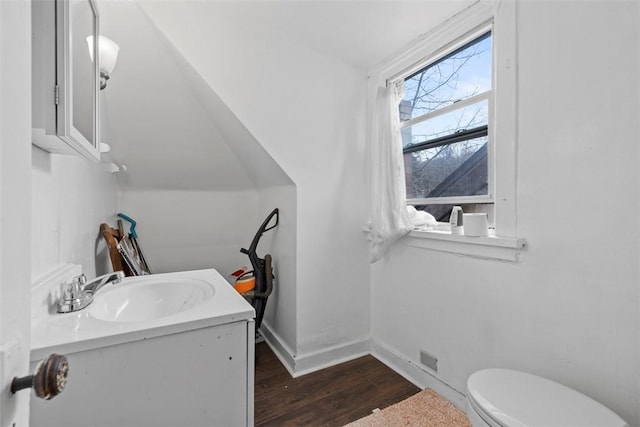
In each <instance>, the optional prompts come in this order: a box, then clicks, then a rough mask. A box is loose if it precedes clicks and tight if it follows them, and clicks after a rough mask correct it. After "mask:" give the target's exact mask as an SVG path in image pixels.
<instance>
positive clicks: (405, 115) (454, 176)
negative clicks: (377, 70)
mask: <svg viewBox="0 0 640 427" xmlns="http://www.w3.org/2000/svg"><path fill="white" fill-rule="evenodd" d="M419 67H421V68H419V69H418V71H414V72H411V73H410V74H409V75H407V76H406V77H401V78H400V79H398V80H397V81H396V84H402V85H403V86H404V97H403V99H402V100H401V102H400V104H399V106H398V108H399V113H400V129H401V134H402V148H403V154H404V165H405V184H406V195H407V200H408V202H409V203H410V204H413V205H427V204H428V205H431V204H434V205H435V206H431V208H430V209H428V210H429V211H431V213H432V214H434V216H436V218H438V219H442V218H443V217H445V216H447V215H448V212H449V211H450V209H451V205H452V204H453V203H455V204H462V203H490V202H491V194H492V192H491V189H492V184H493V183H492V182H491V176H492V174H491V171H490V167H491V165H492V162H491V161H490V157H491V156H490V152H491V150H490V144H491V135H490V129H491V127H490V120H491V105H492V93H493V92H492V86H493V85H492V37H491V31H490V30H487V31H486V32H484V33H483V34H481V35H479V36H476V37H475V38H473V39H472V40H471V41H468V40H467V41H464V42H462V43H458V44H456V45H454V46H453V47H452V48H450V49H449V51H448V53H446V52H445V54H444V55H441V56H440V57H439V58H437V59H433V60H431V61H429V62H428V63H426V65H425V64H421V65H419Z"/></svg>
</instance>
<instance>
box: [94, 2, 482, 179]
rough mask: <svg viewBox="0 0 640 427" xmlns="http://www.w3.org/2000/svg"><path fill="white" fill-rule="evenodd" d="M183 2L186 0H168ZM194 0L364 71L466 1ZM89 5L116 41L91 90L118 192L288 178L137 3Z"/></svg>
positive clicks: (228, 17)
mask: <svg viewBox="0 0 640 427" xmlns="http://www.w3.org/2000/svg"><path fill="white" fill-rule="evenodd" d="M138 1H139V2H145V3H149V2H152V1H155V0H138ZM187 1H192V0H174V1H173V2H172V3H173V6H175V5H176V4H179V3H180V2H187ZM200 1H201V0H200ZM201 3H202V4H203V5H205V6H206V8H205V9H203V10H206V12H207V13H214V14H216V15H217V16H223V17H225V19H229V20H232V21H235V20H238V21H242V22H243V24H244V25H246V24H247V23H249V24H250V25H260V26H263V27H264V28H266V29H268V30H270V31H275V32H280V33H284V34H286V35H287V37H292V38H295V39H296V40H297V41H298V42H299V43H302V44H305V45H307V46H308V47H309V48H310V49H314V50H317V51H320V52H322V53H325V54H327V55H330V56H333V57H336V58H338V59H341V60H343V61H345V62H348V63H351V64H352V65H354V66H355V67H358V68H361V69H362V70H363V79H364V76H365V73H366V71H367V69H368V68H370V67H371V66H373V65H375V64H377V63H379V62H380V61H382V60H383V59H384V58H385V57H387V56H389V55H390V54H392V53H394V52H395V51H396V50H397V49H398V48H400V47H402V46H403V45H405V44H407V43H408V42H410V41H411V40H413V39H415V38H416V37H418V36H419V35H420V34H422V33H424V32H426V31H427V30H428V29H429V28H431V27H433V26H435V25H437V24H438V23H440V22H442V21H444V20H445V19H446V18H447V17H448V16H450V15H452V14H454V13H455V12H457V11H459V10H462V9H463V8H465V7H467V6H468V5H469V4H471V3H473V1H469V0H448V1H409V2H396V1H393V2H392V1H304V0H303V1H297V2H291V1H206V2H203V1H201ZM98 5H99V9H100V14H101V33H102V34H103V35H105V36H107V37H109V38H111V39H113V40H114V41H116V42H117V43H118V45H119V46H120V53H119V57H118V63H117V66H116V69H115V70H114V72H113V73H112V78H111V80H110V81H109V83H108V86H107V88H106V89H105V90H104V91H102V92H101V97H102V106H103V109H104V110H105V111H103V113H102V117H103V128H104V129H103V137H104V142H107V143H109V144H110V145H111V146H112V153H111V154H109V155H107V156H106V157H107V158H108V159H110V160H113V161H115V162H116V163H118V164H126V166H127V171H126V172H124V173H122V174H121V175H120V176H119V180H120V183H121V184H122V185H123V187H124V189H125V190H146V189H154V190H157V189H160V190H203V191H238V190H246V189H255V188H259V187H261V186H265V185H287V184H291V181H290V179H289V178H288V176H287V174H286V173H285V171H282V170H281V169H280V167H279V166H278V165H277V163H276V162H275V161H274V160H273V159H272V158H271V157H270V156H269V154H268V153H266V151H264V149H263V148H262V147H261V145H260V142H259V141H256V140H255V138H253V136H252V135H251V134H250V132H249V131H248V130H247V129H246V128H245V127H244V126H243V125H242V123H241V121H240V120H239V119H238V118H237V117H236V116H235V115H234V114H233V112H232V111H230V110H229V109H228V108H226V106H225V104H224V102H222V101H221V100H220V98H218V97H217V95H216V93H215V92H214V91H213V89H212V88H210V87H208V85H207V84H206V83H205V82H204V81H203V80H202V79H201V78H200V76H199V75H198V73H197V70H194V69H193V68H192V67H191V66H190V65H189V64H188V63H187V62H186V61H185V60H184V58H182V56H181V54H180V52H178V51H176V50H175V49H174V48H173V47H172V46H171V45H170V43H168V42H167V40H166V39H165V38H164V37H163V35H162V34H161V33H160V32H159V31H158V29H157V28H156V27H155V25H154V24H153V22H151V21H150V20H149V18H148V17H147V15H146V14H144V13H143V11H142V9H141V8H140V7H139V5H138V2H136V1H120V0H99V2H98ZM194 30H197V29H194ZM203 43H206V40H203ZM283 71H284V70H283Z"/></svg>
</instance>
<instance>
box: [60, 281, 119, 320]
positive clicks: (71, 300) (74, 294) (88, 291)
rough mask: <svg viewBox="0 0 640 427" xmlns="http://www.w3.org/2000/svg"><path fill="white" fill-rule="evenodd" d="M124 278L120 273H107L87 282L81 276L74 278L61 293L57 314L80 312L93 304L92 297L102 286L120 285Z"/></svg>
mask: <svg viewBox="0 0 640 427" xmlns="http://www.w3.org/2000/svg"><path fill="white" fill-rule="evenodd" d="M123 277H124V273H123V272H122V271H116V272H113V273H108V274H105V275H102V276H99V277H96V278H95V279H93V280H91V281H90V282H87V276H85V275H84V274H81V275H79V276H76V277H74V278H73V279H72V280H71V282H70V283H67V286H66V287H65V289H64V292H63V293H62V298H60V302H59V303H58V313H70V312H72V311H78V310H82V309H83V308H85V307H86V306H88V305H89V304H91V303H92V302H93V296H94V295H95V293H96V292H98V291H99V290H100V289H101V288H102V287H103V286H105V285H107V284H109V283H113V284H115V283H120V280H122V278H123Z"/></svg>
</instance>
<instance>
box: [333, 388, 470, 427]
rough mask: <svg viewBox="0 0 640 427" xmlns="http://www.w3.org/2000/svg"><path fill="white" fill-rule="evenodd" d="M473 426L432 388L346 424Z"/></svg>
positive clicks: (375, 426) (359, 426)
mask: <svg viewBox="0 0 640 427" xmlns="http://www.w3.org/2000/svg"><path fill="white" fill-rule="evenodd" d="M399 426H411V427H413V426H421V427H470V426H471V424H470V423H469V419H468V418H467V416H466V415H465V413H464V412H462V411H461V410H460V409H458V408H456V407H455V406H454V405H453V403H451V402H449V401H448V400H446V399H445V398H443V397H442V396H440V395H439V394H438V393H436V392H435V391H433V390H431V389H426V390H423V391H421V392H420V393H418V394H415V395H413V396H411V397H409V398H408V399H405V400H403V401H402V402H399V403H396V404H395V405H391V406H389V407H388V408H384V409H382V410H379V411H375V412H374V413H373V414H371V415H367V416H366V417H364V418H360V419H359V420H357V421H354V422H352V423H351V424H347V426H345V427H399Z"/></svg>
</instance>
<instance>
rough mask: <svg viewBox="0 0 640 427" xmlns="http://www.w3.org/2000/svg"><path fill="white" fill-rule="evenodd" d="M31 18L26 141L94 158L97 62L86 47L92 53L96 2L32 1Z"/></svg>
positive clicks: (96, 23)
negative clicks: (29, 118)
mask: <svg viewBox="0 0 640 427" xmlns="http://www.w3.org/2000/svg"><path fill="white" fill-rule="evenodd" d="M31 18H32V34H33V37H32V64H33V73H32V79H33V84H32V112H33V114H32V142H33V144H35V145H37V146H38V147H40V148H42V149H44V150H46V151H49V152H51V153H64V154H74V153H79V154H81V155H83V156H84V157H86V158H88V159H91V160H94V161H98V160H99V159H100V149H99V147H100V142H99V135H100V133H99V130H100V129H99V117H100V115H99V111H98V108H99V99H98V96H99V64H98V60H97V58H96V60H95V61H93V60H92V58H91V55H90V51H89V45H88V43H93V52H97V51H98V46H97V43H98V31H99V28H98V26H99V16H98V9H97V6H96V4H95V2H94V0H55V1H51V0H33V1H32V8H31ZM88 36H93V37H92V38H91V39H87V37H88ZM88 40H90V41H88ZM97 56H98V55H96V57H97Z"/></svg>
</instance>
